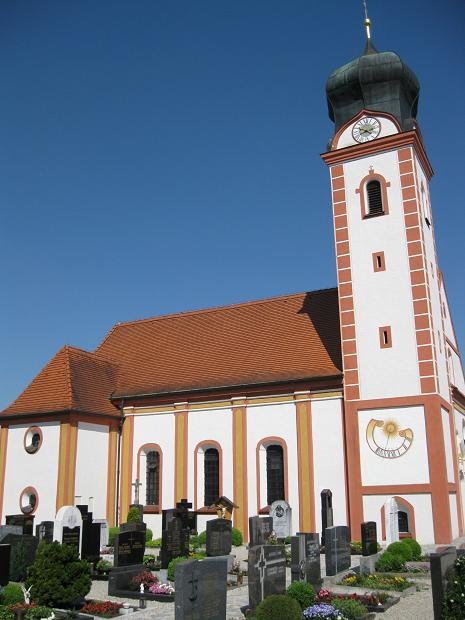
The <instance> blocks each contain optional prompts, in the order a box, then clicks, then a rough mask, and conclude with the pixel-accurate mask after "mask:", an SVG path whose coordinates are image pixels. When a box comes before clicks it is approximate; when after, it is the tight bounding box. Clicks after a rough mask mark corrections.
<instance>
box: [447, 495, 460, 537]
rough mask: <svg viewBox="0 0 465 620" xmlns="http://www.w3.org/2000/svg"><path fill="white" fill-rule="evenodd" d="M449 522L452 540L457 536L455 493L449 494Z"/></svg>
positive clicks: (457, 521)
mask: <svg viewBox="0 0 465 620" xmlns="http://www.w3.org/2000/svg"><path fill="white" fill-rule="evenodd" d="M449 507H450V521H451V527H452V538H453V539H454V538H458V536H459V520H458V515H457V497H456V495H455V493H449Z"/></svg>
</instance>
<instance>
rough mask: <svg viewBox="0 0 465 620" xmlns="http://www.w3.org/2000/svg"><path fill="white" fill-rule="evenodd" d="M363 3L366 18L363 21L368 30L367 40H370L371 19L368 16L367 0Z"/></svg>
mask: <svg viewBox="0 0 465 620" xmlns="http://www.w3.org/2000/svg"><path fill="white" fill-rule="evenodd" d="M362 4H363V9H364V11H365V20H364V22H363V25H364V26H365V32H366V35H367V41H369V40H370V39H371V20H370V18H369V17H368V6H367V0H362Z"/></svg>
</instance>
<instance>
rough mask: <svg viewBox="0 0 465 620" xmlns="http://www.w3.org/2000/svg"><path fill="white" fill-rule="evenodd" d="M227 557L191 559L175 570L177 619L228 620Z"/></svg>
mask: <svg viewBox="0 0 465 620" xmlns="http://www.w3.org/2000/svg"><path fill="white" fill-rule="evenodd" d="M227 573H228V561H227V559H226V558H205V559H204V560H201V561H199V560H187V562H182V563H181V564H178V566H177V567H176V572H175V591H176V593H175V601H174V605H175V606H174V610H175V611H174V617H175V620H225V618H226V583H227Z"/></svg>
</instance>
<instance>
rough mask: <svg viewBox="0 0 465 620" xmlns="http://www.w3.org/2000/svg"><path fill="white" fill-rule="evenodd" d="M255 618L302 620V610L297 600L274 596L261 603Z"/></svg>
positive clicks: (258, 619)
mask: <svg viewBox="0 0 465 620" xmlns="http://www.w3.org/2000/svg"><path fill="white" fill-rule="evenodd" d="M255 616H256V618H257V620H301V618H302V609H301V608H300V605H299V603H298V602H297V601H296V600H295V599H293V598H290V597H289V596H286V595H283V594H273V595H272V596H268V597H267V598H266V599H265V600H263V601H262V602H261V603H260V605H259V606H258V607H257V610H256V612H255Z"/></svg>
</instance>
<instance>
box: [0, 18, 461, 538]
mask: <svg viewBox="0 0 465 620" xmlns="http://www.w3.org/2000/svg"><path fill="white" fill-rule="evenodd" d="M366 27H367V44H366V48H365V50H364V52H363V54H362V55H361V56H360V57H359V58H356V59H355V60H352V61H351V62H349V63H348V64H345V65H344V66H342V67H340V68H338V69H337V70H336V71H334V72H333V73H332V74H331V75H330V77H329V79H328V82H327V87H326V94H327V101H328V107H329V116H330V118H331V120H332V121H333V122H334V135H333V137H332V139H331V141H330V143H329V145H328V148H327V152H325V153H324V154H323V155H322V159H323V162H324V163H325V164H326V165H327V166H328V171H329V179H330V191H331V197H332V210H333V222H334V237H335V254H336V265H337V287H335V288H329V289H325V290H317V291H310V292H306V293H300V294H292V295H284V296H280V297H275V298H271V299H264V300H259V301H252V302H249V303H241V304H236V305H230V306H225V307H218V308H210V309H206V310H198V311H193V312H185V313H179V314H172V315H167V316H157V317H154V318H148V319H145V320H139V321H132V322H128V323H119V324H117V325H115V326H114V327H113V329H112V330H111V331H110V332H109V333H108V334H107V335H106V337H105V338H104V339H103V341H102V342H101V344H100V345H99V346H98V347H97V348H96V349H95V351H84V350H82V349H78V348H75V347H72V346H65V347H63V348H62V349H61V350H60V351H58V353H57V354H56V355H55V356H54V357H53V359H52V360H51V361H50V362H49V363H48V364H47V365H46V366H45V367H44V368H43V370H42V371H41V372H40V373H39V374H38V375H37V377H36V378H35V379H34V380H33V381H32V382H31V383H30V385H29V386H28V387H26V389H25V390H24V391H23V392H22V394H20V395H19V396H18V398H17V399H16V400H15V401H14V402H13V403H12V404H11V405H10V406H9V407H7V408H6V409H5V410H4V411H3V412H2V413H1V414H0V523H3V522H4V520H5V516H6V515H11V514H17V513H19V512H22V513H24V514H34V515H35V522H36V523H39V522H40V521H43V520H51V519H53V518H54V516H55V513H56V512H57V510H58V509H59V508H60V507H61V506H64V505H72V504H88V505H89V509H90V510H92V512H93V514H94V517H96V518H106V519H107V520H108V522H109V524H110V525H115V524H117V523H118V522H122V521H124V520H125V518H126V515H127V512H128V508H129V505H130V504H131V503H132V502H133V495H134V484H136V485H137V488H138V493H139V497H140V502H141V503H142V504H143V505H144V520H145V522H146V523H147V526H148V527H149V528H151V529H152V530H153V532H154V536H155V537H159V536H160V535H161V521H162V510H163V509H168V508H173V507H174V505H175V503H176V502H178V501H180V500H181V498H187V499H188V500H189V501H191V502H192V503H193V508H194V509H195V510H196V511H197V514H198V515H199V516H198V528H199V531H201V530H204V529H205V522H206V521H207V520H208V519H210V518H212V517H215V516H216V512H215V510H214V509H213V508H212V504H213V503H214V502H215V501H216V499H217V498H218V497H219V496H222V495H224V496H226V497H228V498H230V499H231V500H232V501H233V502H234V503H235V504H236V506H237V508H236V509H235V511H234V516H233V519H234V525H235V526H236V527H237V528H239V529H240V530H241V531H242V533H243V535H244V539H245V540H246V541H247V537H248V518H249V517H250V516H253V515H257V514H260V515H262V514H267V513H268V512H269V507H270V505H271V503H272V502H273V501H275V500H278V499H280V500H282V499H284V500H286V501H287V502H288V503H289V504H290V506H291V508H292V531H293V532H297V531H302V532H321V527H322V523H321V498H320V496H321V492H322V491H323V490H324V489H330V490H331V492H332V499H333V515H334V517H333V518H334V524H335V525H345V524H347V525H349V526H350V528H351V534H352V539H354V540H360V524H361V523H362V522H363V521H376V522H377V525H378V533H379V538H380V540H382V539H385V538H386V532H385V527H384V504H385V503H386V501H387V500H389V499H390V498H392V497H394V498H395V499H396V501H397V505H398V507H399V527H400V531H401V535H411V536H413V537H415V538H416V539H417V540H418V541H419V542H421V543H423V544H427V543H449V542H451V541H452V540H453V539H454V538H456V537H458V536H459V535H463V533H464V508H465V478H464V471H465V465H464V463H465V381H464V374H463V367H462V364H461V360H460V356H459V351H458V346H457V340H456V338H455V335H454V328H453V323H452V318H451V312H450V308H449V306H448V303H447V296H446V292H445V288H444V281H443V277H442V273H441V270H440V268H439V264H438V257H437V253H436V244H435V237H434V221H433V215H432V206H431V202H430V194H429V183H430V180H431V178H432V175H433V171H432V168H431V165H430V162H429V160H428V156H427V153H426V151H425V146H424V143H423V139H422V135H421V131H420V128H419V125H418V123H417V120H416V116H417V106H418V96H419V83H418V80H417V78H416V76H415V74H414V73H413V71H412V70H411V69H410V68H409V67H408V66H407V65H406V64H405V62H404V61H403V60H402V59H401V58H400V57H399V56H398V55H397V54H395V53H393V52H378V51H377V50H376V49H375V47H374V45H373V43H372V41H371V38H370V31H369V22H368V23H366ZM309 284H310V285H311V282H309ZM139 485H140V486H139Z"/></svg>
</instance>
